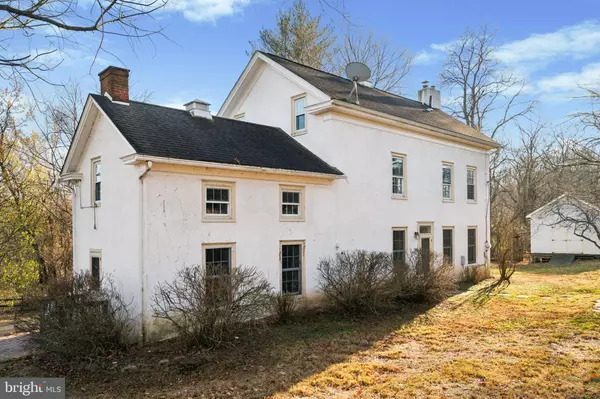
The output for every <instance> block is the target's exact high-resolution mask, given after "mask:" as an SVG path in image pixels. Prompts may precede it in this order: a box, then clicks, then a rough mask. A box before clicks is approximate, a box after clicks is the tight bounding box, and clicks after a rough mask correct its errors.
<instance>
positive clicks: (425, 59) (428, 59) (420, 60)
mask: <svg viewBox="0 0 600 399" xmlns="http://www.w3.org/2000/svg"><path fill="white" fill-rule="evenodd" d="M434 58H435V55H434V54H432V53H431V52H429V51H426V50H421V51H419V52H418V53H417V55H415V56H414V58H413V60H412V62H413V64H415V65H426V64H431V63H432V62H433V59H434Z"/></svg>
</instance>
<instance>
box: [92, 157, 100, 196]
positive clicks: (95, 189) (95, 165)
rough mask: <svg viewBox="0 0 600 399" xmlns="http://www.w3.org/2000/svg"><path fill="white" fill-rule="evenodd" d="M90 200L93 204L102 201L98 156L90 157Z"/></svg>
mask: <svg viewBox="0 0 600 399" xmlns="http://www.w3.org/2000/svg"><path fill="white" fill-rule="evenodd" d="M92 200H93V203H94V205H96V206H98V205H100V202H101V201H102V163H101V162H100V158H95V159H92Z"/></svg>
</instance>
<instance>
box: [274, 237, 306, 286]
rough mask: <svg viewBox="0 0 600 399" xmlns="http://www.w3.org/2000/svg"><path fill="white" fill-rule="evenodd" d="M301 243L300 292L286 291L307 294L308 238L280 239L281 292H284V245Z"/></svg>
mask: <svg viewBox="0 0 600 399" xmlns="http://www.w3.org/2000/svg"><path fill="white" fill-rule="evenodd" d="M284 245H300V269H299V271H300V279H299V284H300V292H299V293H286V294H290V295H298V296H306V240H280V241H279V292H280V293H282V294H283V293H284V292H283V246H284Z"/></svg>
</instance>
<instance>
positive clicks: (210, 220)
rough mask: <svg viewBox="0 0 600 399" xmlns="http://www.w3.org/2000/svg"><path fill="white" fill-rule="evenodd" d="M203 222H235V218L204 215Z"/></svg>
mask: <svg viewBox="0 0 600 399" xmlns="http://www.w3.org/2000/svg"><path fill="white" fill-rule="evenodd" d="M202 223H235V219H232V218H210V217H203V218H202Z"/></svg>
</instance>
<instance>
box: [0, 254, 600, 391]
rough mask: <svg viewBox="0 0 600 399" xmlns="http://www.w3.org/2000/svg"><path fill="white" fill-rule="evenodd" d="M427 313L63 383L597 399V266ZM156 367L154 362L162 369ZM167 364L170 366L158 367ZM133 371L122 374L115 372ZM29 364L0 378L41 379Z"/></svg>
mask: <svg viewBox="0 0 600 399" xmlns="http://www.w3.org/2000/svg"><path fill="white" fill-rule="evenodd" d="M485 284H486V283H482V284H481V285H480V286H477V287H472V288H471V289H470V290H469V291H467V292H463V293H459V294H457V295H455V296H453V297H451V298H449V299H448V300H446V301H445V302H444V303H442V304H439V305H438V306H436V307H434V308H431V309H428V308H426V307H407V308H405V309H403V310H402V311H398V312H395V313H390V314H384V315H380V316H378V317H373V318H367V319H357V320H352V319H347V318H340V317H337V318H336V317H334V316H333V315H327V314H321V315H314V316H310V317H305V318H302V319H300V320H297V321H296V322H295V323H292V324H288V325H282V326H275V327H271V328H269V329H267V330H265V331H262V332H260V333H258V334H254V335H252V336H248V337H240V339H239V341H240V343H239V345H238V346H237V347H236V348H235V349H233V350H219V351H200V352H193V353H189V352H185V351H180V352H174V349H173V344H172V343H163V344H160V345H156V346H152V347H146V348H142V349H137V350H136V351H134V352H132V353H129V354H127V355H125V356H122V357H119V358H116V359H114V360H113V361H112V362H109V363H110V365H108V366H90V367H88V368H87V369H83V370H81V371H80V372H79V373H76V374H75V373H73V372H71V373H70V374H69V375H67V383H68V393H69V396H71V397H103V398H112V397H173V398H175V397H177V398H179V397H183V398H186V397H207V398H209V397H228V398H229V397H232V398H234V397H235V398H261V397H273V398H380V397H384V398H388V397H389V398H572V399H575V398H577V399H584V398H589V399H591V398H600V313H597V312H594V310H593V307H594V303H595V302H596V301H598V300H600V266H599V265H598V264H589V263H588V264H578V265H573V266H570V267H562V268H547V267H540V266H529V267H523V268H521V269H520V270H519V271H518V272H517V273H516V274H515V275H514V276H513V282H512V284H511V285H510V286H508V287H507V288H506V289H504V291H502V292H501V293H500V294H499V295H491V296H488V295H484V294H481V293H478V292H477V290H478V289H479V288H481V286H482V285H485ZM161 360H162V361H161ZM167 360H168V361H167ZM127 365H135V366H136V368H135V369H134V370H131V371H123V367H125V366H127ZM41 367H42V366H41V365H40V361H39V360H38V359H35V358H33V359H31V358H30V359H22V360H18V361H13V362H9V363H4V364H0V375H15V376H16V375H25V374H26V375H40V374H46V375H48V376H50V374H49V372H48V371H47V369H46V371H44V370H45V369H44V368H41Z"/></svg>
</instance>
